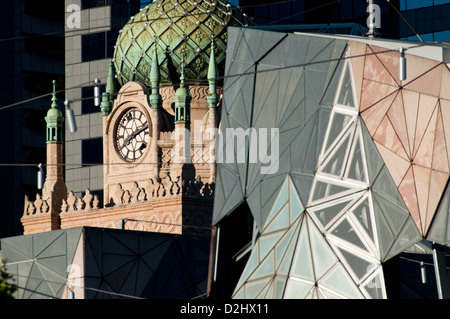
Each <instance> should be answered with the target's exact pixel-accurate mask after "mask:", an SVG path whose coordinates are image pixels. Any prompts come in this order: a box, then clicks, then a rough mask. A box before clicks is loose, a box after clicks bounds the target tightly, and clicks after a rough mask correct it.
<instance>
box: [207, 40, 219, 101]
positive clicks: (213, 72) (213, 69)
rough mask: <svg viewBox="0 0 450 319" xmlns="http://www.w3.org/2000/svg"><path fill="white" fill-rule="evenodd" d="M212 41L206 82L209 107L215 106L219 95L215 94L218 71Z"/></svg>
mask: <svg viewBox="0 0 450 319" xmlns="http://www.w3.org/2000/svg"><path fill="white" fill-rule="evenodd" d="M214 49H215V48H214V41H212V42H211V54H210V55H209V67H208V82H209V94H208V105H209V107H216V106H217V102H218V101H219V97H218V95H217V77H218V75H219V71H218V69H217V63H216V54H215V52H214Z"/></svg>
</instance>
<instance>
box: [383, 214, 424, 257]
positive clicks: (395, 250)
mask: <svg viewBox="0 0 450 319" xmlns="http://www.w3.org/2000/svg"><path fill="white" fill-rule="evenodd" d="M421 240H422V236H421V235H420V233H419V230H418V229H417V226H416V224H415V223H414V221H413V219H412V217H410V218H408V219H407V221H406V223H405V225H404V226H403V228H402V230H401V231H400V233H399V234H398V236H397V238H396V239H395V242H394V244H393V245H392V247H391V249H390V250H389V253H388V254H387V255H386V257H385V258H384V259H383V261H386V260H388V259H390V258H392V257H394V256H396V255H398V254H399V253H401V252H403V251H404V250H405V249H407V248H409V247H411V246H412V245H414V244H416V243H418V242H419V241H421Z"/></svg>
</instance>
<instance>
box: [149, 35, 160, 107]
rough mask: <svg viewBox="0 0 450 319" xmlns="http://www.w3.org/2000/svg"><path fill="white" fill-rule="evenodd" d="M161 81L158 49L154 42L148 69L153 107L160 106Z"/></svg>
mask: <svg viewBox="0 0 450 319" xmlns="http://www.w3.org/2000/svg"><path fill="white" fill-rule="evenodd" d="M160 81H161V74H160V72H159V62H158V51H157V47H156V43H155V50H154V51H153V58H152V64H151V70H150V83H151V87H152V94H151V95H150V98H149V99H150V105H151V106H152V108H154V109H160V108H161V107H162V98H161V95H160V94H159V83H160Z"/></svg>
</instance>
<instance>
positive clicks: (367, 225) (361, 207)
mask: <svg viewBox="0 0 450 319" xmlns="http://www.w3.org/2000/svg"><path fill="white" fill-rule="evenodd" d="M369 196H370V195H369ZM351 211H352V213H353V216H355V217H356V219H357V220H358V222H359V224H360V225H361V226H362V228H363V229H364V230H365V232H366V233H367V235H369V238H370V239H371V240H372V242H373V243H375V238H374V231H373V220H372V208H371V204H370V202H369V197H365V198H364V199H363V200H361V201H360V202H358V203H357V204H356V205H354V206H353V207H352V208H351Z"/></svg>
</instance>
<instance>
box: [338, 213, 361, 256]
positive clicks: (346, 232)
mask: <svg viewBox="0 0 450 319" xmlns="http://www.w3.org/2000/svg"><path fill="white" fill-rule="evenodd" d="M329 232H330V234H331V235H333V236H336V237H338V238H340V239H342V240H344V241H346V242H348V243H350V244H352V245H355V246H357V247H358V248H361V249H363V250H366V246H365V245H364V243H363V241H362V240H361V238H360V237H359V234H358V233H357V232H356V231H355V228H354V227H353V225H352V224H351V223H350V222H349V221H348V219H347V218H346V217H344V218H341V219H340V220H339V221H338V222H337V223H336V224H335V225H333V228H331V229H330V231H329Z"/></svg>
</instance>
